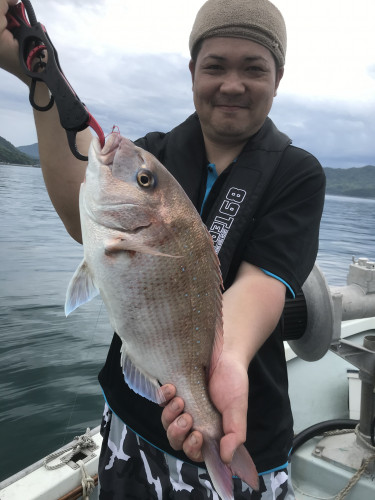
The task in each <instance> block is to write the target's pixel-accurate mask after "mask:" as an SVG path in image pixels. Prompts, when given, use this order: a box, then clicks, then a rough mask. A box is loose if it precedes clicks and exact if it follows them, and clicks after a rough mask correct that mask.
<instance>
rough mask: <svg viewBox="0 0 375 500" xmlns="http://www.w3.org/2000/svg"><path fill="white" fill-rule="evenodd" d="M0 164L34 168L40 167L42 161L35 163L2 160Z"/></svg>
mask: <svg viewBox="0 0 375 500" xmlns="http://www.w3.org/2000/svg"><path fill="white" fill-rule="evenodd" d="M0 165H4V166H8V167H32V168H40V163H35V164H32V165H31V164H25V163H5V162H3V161H0Z"/></svg>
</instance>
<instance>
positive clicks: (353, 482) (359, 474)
mask: <svg viewBox="0 0 375 500" xmlns="http://www.w3.org/2000/svg"><path fill="white" fill-rule="evenodd" d="M373 460H375V454H374V455H372V456H371V457H369V458H367V459H366V460H364V461H363V463H362V465H361V467H360V468H359V469H358V470H357V472H356V473H355V474H354V476H353V477H352V478H351V480H350V481H349V483H348V484H347V485H346V486H345V488H344V489H343V490H341V491H340V493H339V494H338V495H337V496H336V498H335V500H343V499H344V498H345V497H346V495H347V494H348V493H349V491H350V490H351V489H352V488H353V486H355V485H356V484H357V483H358V481H359V480H360V479H361V477H362V475H363V473H364V472H365V470H366V468H367V466H368V465H370V463H371V462H372V461H373Z"/></svg>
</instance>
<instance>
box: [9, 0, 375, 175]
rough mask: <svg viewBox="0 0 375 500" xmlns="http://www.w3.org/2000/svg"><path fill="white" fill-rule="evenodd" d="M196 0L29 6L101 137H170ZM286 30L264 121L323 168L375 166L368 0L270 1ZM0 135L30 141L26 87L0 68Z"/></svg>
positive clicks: (186, 84) (181, 115) (374, 73)
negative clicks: (115, 130) (279, 75)
mask: <svg viewBox="0 0 375 500" xmlns="http://www.w3.org/2000/svg"><path fill="white" fill-rule="evenodd" d="M203 3H204V1H203V0H159V1H158V2H156V1H155V0H142V1H139V2H138V1H135V0H133V1H130V0H121V1H120V2H119V1H118V0H91V1H90V2H77V1H76V0H60V1H58V2H54V1H52V0H33V1H32V4H33V6H34V10H35V12H36V15H37V19H38V20H39V21H40V22H42V23H43V24H44V25H45V27H46V29H47V32H48V34H49V36H50V38H51V40H52V41H53V43H54V45H55V47H56V49H57V51H58V54H59V60H60V64H61V66H62V68H63V71H64V73H65V75H66V77H67V79H68V80H69V82H70V83H71V85H72V86H73V88H74V90H75V91H76V93H77V94H78V96H79V97H80V99H81V100H82V101H83V102H84V103H85V104H86V106H87V107H88V109H89V110H90V112H91V113H92V114H93V115H94V117H95V118H96V120H97V121H98V122H99V123H100V125H101V127H102V128H103V130H104V132H105V134H108V133H109V132H110V131H111V130H112V126H113V125H117V126H118V127H119V129H120V131H121V133H122V135H124V136H127V137H129V138H130V139H136V138H138V137H141V136H143V135H144V134H146V133H147V132H150V131H154V130H159V131H168V130H170V129H171V128H172V127H174V126H175V125H177V124H178V123H180V122H181V121H183V120H184V119H185V118H186V117H187V116H188V115H189V114H191V113H192V112H193V111H194V107H193V102H192V90H191V78H190V73H189V70H188V62H189V50H188V39H189V34H190V31H191V27H192V24H193V22H194V19H195V16H196V13H197V11H198V9H199V8H200V6H201V5H203ZM274 3H275V5H276V6H277V7H278V8H279V9H280V10H281V12H282V13H283V15H284V18H285V22H286V25H287V32H288V49H287V55H286V66H285V75H284V78H283V80H282V82H281V84H280V87H279V90H278V95H277V97H276V98H275V100H274V105H273V108H272V110H271V113H270V117H271V118H272V119H273V121H274V122H275V124H276V126H277V127H278V128H279V129H280V130H282V131H283V132H285V133H287V134H288V135H289V136H290V137H291V138H292V139H293V143H294V144H295V145H296V146H299V147H302V148H304V149H307V150H308V151H310V152H311V153H313V154H314V155H315V156H317V158H318V159H319V160H320V162H321V163H322V165H323V166H325V167H334V168H348V167H361V166H364V165H368V164H371V165H375V30H374V19H375V0H274ZM0 136H2V137H4V138H5V139H7V140H8V141H10V142H11V143H12V144H14V145H15V146H22V145H28V144H32V143H35V142H37V138H36V132H35V128H34V123H33V117H32V110H31V107H30V105H29V101H28V91H27V88H26V87H25V85H24V84H23V83H21V82H19V81H18V80H17V79H16V78H15V77H14V76H12V75H9V74H7V73H6V72H5V71H3V70H0Z"/></svg>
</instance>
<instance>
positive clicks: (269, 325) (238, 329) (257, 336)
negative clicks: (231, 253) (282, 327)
mask: <svg viewBox="0 0 375 500" xmlns="http://www.w3.org/2000/svg"><path fill="white" fill-rule="evenodd" d="M284 303H285V286H284V285H283V284H282V283H281V282H280V281H278V280H276V279H275V278H272V277H270V276H267V275H266V274H265V273H264V272H263V271H261V270H260V269H258V268H257V267H255V266H252V265H250V264H248V263H246V262H243V263H242V264H241V266H240V269H239V271H238V274H237V277H236V280H235V281H234V283H233V285H232V286H231V287H230V288H229V289H228V290H227V291H226V292H225V293H224V295H223V320H224V350H225V351H227V352H229V351H231V352H233V353H235V355H236V356H237V357H238V358H239V359H240V360H241V362H242V363H243V365H244V366H245V367H248V365H249V363H250V361H251V360H252V358H253V357H254V356H255V354H256V352H257V351H258V350H259V349H260V347H261V346H262V345H263V343H264V342H265V341H266V340H267V338H268V337H269V336H270V335H271V333H272V332H273V331H274V329H275V328H276V326H277V323H278V321H279V319H280V316H281V313H282V311H283V308H284Z"/></svg>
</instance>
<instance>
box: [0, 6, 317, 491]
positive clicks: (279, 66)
mask: <svg viewBox="0 0 375 500" xmlns="http://www.w3.org/2000/svg"><path fill="white" fill-rule="evenodd" d="M13 3H15V2H13V1H11V0H8V1H5V0H1V11H0V13H1V14H2V16H3V17H1V18H0V29H1V32H0V37H1V38H0V42H1V46H0V64H1V66H2V67H3V68H4V69H6V70H8V71H10V72H12V73H14V74H16V75H17V76H19V77H21V78H23V79H24V81H25V82H26V83H27V79H26V78H24V77H22V76H21V71H20V68H19V65H18V62H17V56H16V49H17V47H16V45H17V44H16V43H15V42H14V40H13V39H12V37H11V34H10V33H9V32H7V30H4V28H5V23H4V14H5V12H6V10H7V6H8V4H13ZM190 50H191V56H192V59H191V61H190V65H189V68H190V71H191V75H192V83H193V96H194V104H195V107H196V112H197V113H196V114H194V115H193V116H191V117H189V118H188V119H187V120H186V121H185V122H183V123H182V124H181V125H179V126H177V127H176V128H175V129H173V130H172V131H171V132H170V133H168V134H163V133H151V134H148V135H146V136H145V137H144V138H142V139H139V140H138V141H136V144H137V145H139V146H141V147H143V148H145V149H147V150H149V151H151V152H152V153H153V154H155V155H156V156H157V157H158V158H159V159H160V160H161V161H162V162H163V163H164V164H165V166H166V167H167V168H168V169H169V170H170V171H171V172H172V174H173V175H174V176H175V177H176V179H177V180H178V181H179V182H180V184H181V185H182V186H183V188H184V189H185V191H186V192H187V194H188V195H189V197H190V198H191V200H192V201H193V203H194V204H195V206H196V208H197V209H198V210H199V211H200V212H201V214H202V218H203V220H204V221H206V220H207V219H208V218H209V215H210V210H211V209H212V207H213V205H214V202H215V200H216V199H217V197H218V196H220V192H221V188H222V187H223V185H224V183H225V180H226V179H228V178H229V177H228V176H230V175H231V173H232V171H234V169H236V168H237V169H238V168H249V167H251V165H252V162H255V161H256V162H258V163H259V164H260V165H262V166H264V170H267V169H268V168H269V158H270V157H271V156H272V155H274V154H275V153H276V157H277V161H274V163H275V170H274V172H273V175H272V178H271V179H270V180H269V184H268V185H267V188H266V190H265V193H264V195H263V197H262V199H261V200H258V203H257V206H256V210H255V213H254V216H253V217H252V220H251V221H249V225H248V228H247V230H246V232H245V234H243V235H242V237H241V242H240V244H238V246H237V248H236V252H235V258H234V259H233V262H232V263H231V266H230V272H229V273H228V275H227V278H226V280H225V283H224V285H225V292H224V294H223V317H224V348H223V352H222V355H221V357H220V360H219V362H218V364H217V366H216V368H215V370H214V372H213V374H212V377H211V379H210V381H209V390H210V396H211V398H212V400H213V403H214V404H215V405H216V407H217V408H218V410H219V411H220V412H221V413H222V417H223V427H224V433H225V435H224V437H223V438H222V440H221V443H220V453H221V457H222V459H223V461H224V462H226V463H228V464H229V463H230V462H231V460H232V457H233V454H234V452H235V450H236V449H237V448H238V446H239V445H240V444H241V443H245V445H246V447H247V448H248V450H249V452H250V453H251V455H252V457H253V459H254V462H255V464H256V466H257V469H258V473H259V474H260V488H259V491H258V492H256V491H252V490H251V489H250V488H249V487H247V486H246V485H245V484H244V483H241V481H240V480H239V479H238V478H236V479H235V480H234V484H235V498H236V499H239V498H241V499H249V498H252V499H255V498H256V499H260V498H261V499H262V500H267V499H271V498H277V499H285V498H287V499H291V498H294V496H293V490H292V487H291V483H290V480H289V479H288V457H289V453H290V449H291V446H292V436H293V420H292V416H291V410H290V403H289V399H288V394H287V372H286V363H285V357H284V352H283V343H282V333H283V321H282V311H283V307H284V302H285V296H286V294H288V295H290V296H294V294H295V293H297V292H298V291H299V290H300V288H301V286H302V284H303V282H304V280H305V279H306V278H307V276H308V274H309V273H310V271H311V269H312V267H313V264H314V261H315V258H316V253H317V248H318V233H319V223H320V217H321V213H322V208H323V201H324V186H325V180H324V174H323V171H322V169H321V166H320V164H319V162H318V161H317V160H316V159H315V158H314V157H312V156H311V155H310V154H309V153H307V152H305V151H302V150H300V149H298V148H295V147H293V146H291V145H290V142H289V141H286V142H285V136H283V135H282V134H280V133H279V132H278V131H277V129H276V128H275V127H274V126H273V124H272V122H271V121H270V120H269V119H268V118H267V116H268V113H269V111H270V109H271V106H272V102H273V98H274V96H275V95H276V92H277V89H278V86H279V83H280V80H281V78H282V76H283V71H284V63H285V51H286V29H285V24H284V20H283V18H282V15H281V13H280V12H279V11H278V9H276V7H275V6H274V5H273V4H271V3H270V2H269V1H268V0H208V1H207V2H206V3H205V4H204V5H203V7H202V8H201V9H200V11H199V12H198V14H197V17H196V20H195V23H194V26H193V30H192V33H191V37H190ZM38 99H40V102H41V101H42V100H43V99H48V97H47V94H46V90H45V89H44V88H43V87H42V86H40V88H39V89H38ZM35 123H36V127H37V131H38V142H39V149H40V157H41V165H42V168H43V175H44V179H45V182H46V186H47V189H48V192H49V195H50V197H51V200H52V202H53V204H54V206H55V209H56V211H57V212H58V214H59V215H60V217H61V219H62V221H63V222H64V224H65V226H66V228H67V230H68V232H69V233H70V234H71V235H72V237H73V238H75V239H76V240H77V241H81V232H80V223H79V213H78V191H79V185H80V182H81V180H82V179H83V176H84V170H85V165H84V164H83V163H82V162H77V161H76V160H75V158H74V157H73V156H72V155H71V153H70V151H69V149H68V146H67V141H66V137H65V133H64V131H63V130H62V129H61V127H60V125H59V122H58V118H57V114H56V110H55V109H54V108H53V109H52V110H51V111H48V112H46V113H40V112H35ZM78 141H79V143H78V147H79V150H80V151H83V152H84V151H85V150H87V148H88V144H89V141H90V134H89V133H88V131H84V132H83V133H81V134H80V136H79V138H78ZM280 144H282V147H281V146H280ZM258 163H257V164H258ZM245 188H246V189H251V188H252V186H244V189H245ZM219 257H220V253H219ZM119 359H120V340H119V338H118V337H117V335H116V334H115V335H114V338H113V341H112V345H111V347H110V351H109V354H108V358H107V361H106V364H105V366H104V368H103V369H102V371H101V373H100V375H99V380H100V383H101V386H102V388H103V392H104V395H105V398H106V409H105V414H104V421H103V435H104V441H103V448H102V453H101V460H100V471H99V473H100V483H101V495H100V498H101V499H103V500H105V499H128V498H129V499H130V498H136V499H153V498H163V499H164V498H173V499H188V498H189V499H190V498H191V499H195V498H197V499H198V498H200V499H209V498H216V497H214V496H213V495H214V494H213V493H212V485H211V483H210V481H209V477H208V475H207V473H206V472H205V471H204V469H202V468H201V467H202V466H203V464H200V463H198V467H197V466H196V465H194V464H195V463H196V462H201V461H202V455H201V446H202V436H201V434H200V433H199V432H197V431H195V430H194V428H193V422H192V418H191V416H190V415H189V414H186V413H184V402H183V401H182V400H181V398H179V397H176V396H175V389H174V387H173V386H171V385H166V386H164V388H163V389H164V394H165V396H166V399H167V400H168V401H169V402H168V404H167V405H166V406H165V408H164V410H162V409H161V408H159V407H158V406H157V405H154V404H152V403H150V402H148V401H147V400H145V399H144V398H141V397H140V396H138V395H136V394H135V393H134V392H132V391H131V390H130V389H129V388H128V387H127V386H126V384H125V383H124V380H123V377H122V373H121V369H120V361H119ZM163 427H164V429H165V430H164V429H163Z"/></svg>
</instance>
